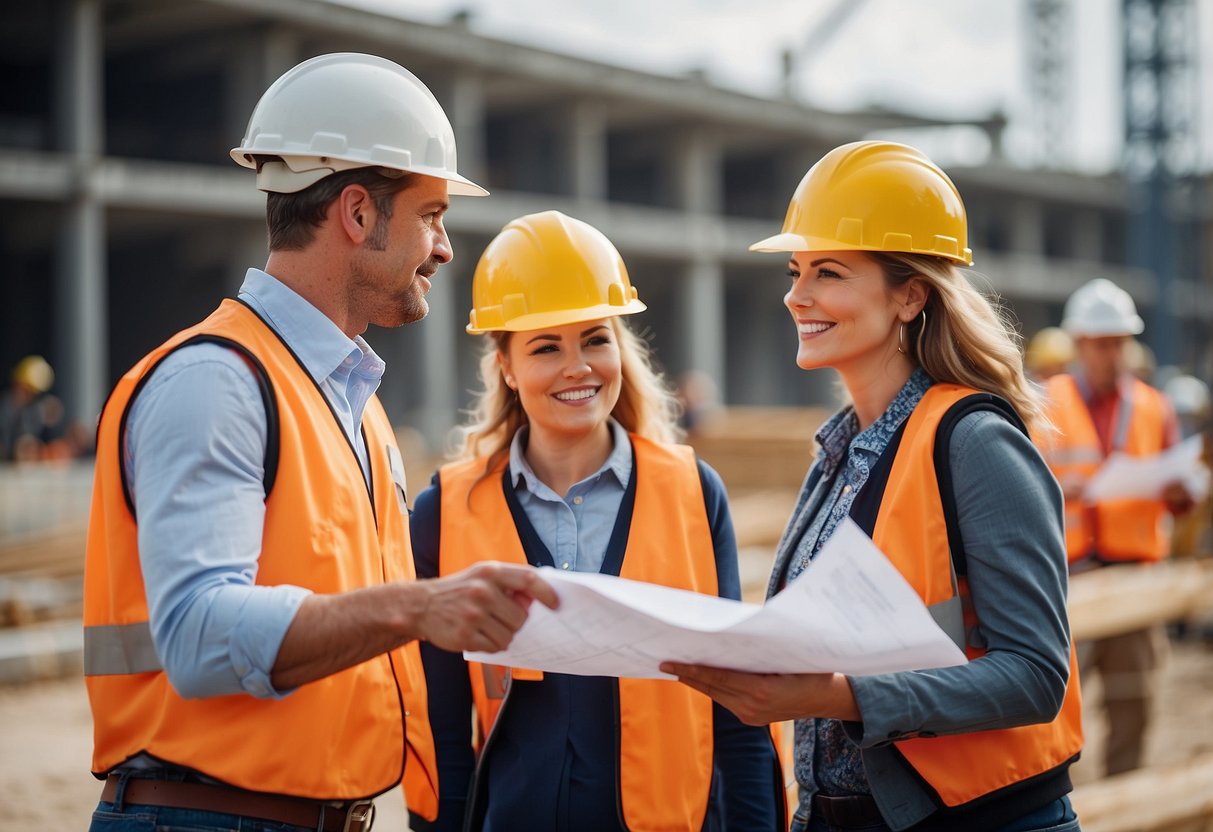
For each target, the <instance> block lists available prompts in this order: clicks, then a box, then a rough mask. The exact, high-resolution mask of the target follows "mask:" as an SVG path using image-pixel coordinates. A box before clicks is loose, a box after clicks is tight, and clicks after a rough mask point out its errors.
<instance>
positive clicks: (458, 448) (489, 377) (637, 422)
mask: <svg viewBox="0 0 1213 832" xmlns="http://www.w3.org/2000/svg"><path fill="white" fill-rule="evenodd" d="M607 320H608V322H609V324H610V327H611V329H612V330H613V331H614V333H615V339H616V342H617V343H618V345H619V361H620V375H621V386H620V390H619V400H618V401H617V402H616V403H615V407H614V409H613V410H612V411H611V415H612V416H613V417H615V420H616V421H617V422H619V424H620V425H622V426H623V427H624V429H625V430H627V431H628V432H629V433H635V434H637V435H639V436H642V437H644V438H645V439H651V440H653V441H654V442H677V441H678V440H679V439H681V438H682V431H681V430H680V428H679V427H678V414H679V412H680V407H679V404H678V400H677V399H676V398H675V396H674V394H673V392H672V391H671V390H670V388H669V385H668V384H667V383H666V380H665V378H664V377H663V376H662V375H661V373H659V372H658V371H657V370H656V369H655V368H654V367H653V361H652V356H651V355H650V352H649V345H648V343H647V342H646V341H645V340H644V339H643V338H641V337H640V336H639V335H637V334H636V333H635V332H633V331H632V329H631V327H630V326H628V324H627V322H626V321H625V320H624V319H623V318H621V317H618V316H615V317H611V318H608V319H607ZM512 334H513V333H510V332H490V333H488V335H487V336H486V337H485V350H484V354H483V355H481V357H480V382H481V385H482V389H481V390H480V391H479V392H478V393H477V394H476V399H475V401H474V402H473V403H472V406H471V408H469V411H468V413H469V417H470V418H469V420H468V422H467V423H466V424H465V425H463V426H462V427H461V428H459V431H458V435H457V439H456V443H455V449H454V454H453V455H454V457H455V458H456V459H472V458H475V457H480V456H484V457H487V461H486V464H485V468H484V474H485V475H487V474H488V473H489V472H490V471H492V470H493V469H494V468H495V467H496V466H497V464H498V463H499V462H501V460H502V459H503V458H504V457H505V456H507V455H508V454H509V451H510V442H512V441H513V439H514V434H515V433H517V432H518V429H519V428H521V427H522V426H523V425H526V424H527V415H526V411H525V410H524V409H523V407H522V403H521V402H520V401H519V399H518V395H517V394H516V393H515V392H514V391H513V390H511V389H510V388H509V386H508V385H507V384H506V383H505V376H504V374H503V373H502V369H501V360H500V356H502V355H505V354H506V352H507V351H508V350H509V347H510V337H511V335H512ZM482 478H483V477H482ZM477 482H479V480H478V481H477ZM473 487H475V486H473Z"/></svg>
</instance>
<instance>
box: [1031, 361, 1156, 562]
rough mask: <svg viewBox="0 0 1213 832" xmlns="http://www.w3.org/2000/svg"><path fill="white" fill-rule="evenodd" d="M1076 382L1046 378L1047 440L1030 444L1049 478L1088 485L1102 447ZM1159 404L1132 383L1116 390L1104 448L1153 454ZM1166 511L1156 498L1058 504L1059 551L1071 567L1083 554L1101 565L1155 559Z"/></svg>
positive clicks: (1100, 458)
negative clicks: (1051, 428)
mask: <svg viewBox="0 0 1213 832" xmlns="http://www.w3.org/2000/svg"><path fill="white" fill-rule="evenodd" d="M1083 387H1084V385H1083V382H1082V381H1081V380H1080V379H1078V378H1076V377H1073V376H1068V375H1065V374H1062V375H1058V376H1054V377H1053V378H1051V379H1049V382H1048V385H1047V388H1046V389H1047V393H1048V397H1049V418H1050V420H1051V421H1052V422H1053V424H1054V425H1055V426H1056V427H1057V433H1056V434H1055V435H1052V436H1043V437H1038V438H1037V444H1039V445H1040V446H1041V451H1042V452H1043V453H1044V456H1045V460H1046V461H1047V462H1048V463H1049V467H1050V469H1052V471H1053V474H1054V476H1056V477H1057V478H1058V479H1059V480H1062V481H1065V480H1066V479H1067V478H1071V477H1080V478H1083V479H1089V478H1090V477H1091V476H1093V475H1094V474H1095V472H1096V471H1098V470H1099V468H1100V466H1101V465H1102V464H1103V461H1104V453H1103V448H1102V447H1101V445H1100V441H1099V435H1098V433H1097V432H1096V430H1095V424H1094V423H1093V422H1092V421H1091V412H1090V410H1089V409H1088V407H1087V403H1086V400H1087V398H1089V394H1087V395H1084V393H1083ZM1165 431H1166V402H1165V399H1164V398H1163V396H1162V394H1161V393H1159V392H1158V391H1156V390H1154V389H1153V388H1151V387H1150V386H1149V385H1147V384H1144V383H1143V382H1140V381H1138V380H1137V379H1135V378H1132V377H1126V378H1125V379H1124V380H1123V381H1122V382H1121V384H1120V397H1119V405H1118V407H1117V412H1116V415H1115V418H1114V426H1113V435H1112V443H1111V449H1112V450H1113V451H1117V452H1120V453H1125V454H1128V455H1130V456H1153V455H1155V454H1157V453H1160V452H1161V451H1162V450H1164V448H1163V439H1164V435H1165ZM1165 517H1166V509H1165V506H1164V505H1163V503H1162V501H1161V500H1106V501H1100V502H1098V503H1090V502H1087V501H1084V500H1067V501H1066V553H1067V554H1068V555H1069V558H1070V560H1071V562H1073V561H1076V560H1079V559H1080V558H1083V557H1086V556H1088V555H1092V554H1094V555H1098V556H1099V557H1100V559H1102V560H1125V561H1155V560H1159V559H1161V558H1163V557H1165V556H1166V554H1167V549H1168V541H1167V534H1166V526H1165Z"/></svg>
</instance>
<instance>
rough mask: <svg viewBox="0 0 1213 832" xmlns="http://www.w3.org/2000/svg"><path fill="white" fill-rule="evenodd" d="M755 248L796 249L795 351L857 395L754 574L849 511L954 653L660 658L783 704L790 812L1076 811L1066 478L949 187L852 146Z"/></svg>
mask: <svg viewBox="0 0 1213 832" xmlns="http://www.w3.org/2000/svg"><path fill="white" fill-rule="evenodd" d="M751 248H752V249H754V250H758V251H785V252H791V259H790V262H789V271H788V274H789V277H790V281H791V282H790V287H789V289H788V292H787V295H786V296H785V298H784V302H785V305H786V306H787V308H788V311H789V312H791V315H792V318H793V320H794V321H795V325H796V334H797V345H798V346H797V353H796V363H797V364H798V365H799V366H800V367H801V368H803V369H805V370H815V369H819V368H831V369H834V370H836V371H837V372H838V374H839V375H840V376H841V379H842V381H843V384H844V386H845V388H846V392H847V393H848V394H849V397H850V402H849V404H847V405H846V406H845V407H843V408H842V410H840V411H839V412H838V413H836V414H835V415H834V416H833V417H832V418H830V419H829V420H828V421H827V422H826V423H825V425H824V426H823V427H822V428H821V430H820V431H818V433H817V441H818V444H819V446H820V451H819V453H818V456H817V460H816V462H815V463H814V464H813V466H812V468H811V469H810V471H809V475H808V477H807V479H806V480H805V483H804V486H803V487H802V489H801V493H800V497H799V499H798V502H797V505H796V508H795V511H794V513H793V516H792V519H791V521H790V523H789V526H788V529H787V531H786V532H785V534H784V537H783V540H782V541H781V542H780V545H779V548H778V550H777V554H776V561H775V569H774V572H773V574H772V577H771V581H770V585H769V590H768V591H769V592H770V593H771V594H774V593H776V592H778V591H780V590H781V589H782V588H783V587H784V586H786V585H787V583H788V582H790V581H793V580H796V579H798V578H799V577H800V575H801V573H803V572H804V571H805V569H806V567H808V566H809V564H810V563H811V562H812V560H813V558H814V557H815V556H816V555H817V553H818V552H819V551H820V550H821V547H822V545H823V544H824V543H825V541H827V540H828V539H829V538H830V536H831V535H832V534H833V532H834V531H835V530H836V529H837V528H838V526H839V524H840V523H842V522H844V521H845V520H846V519H847V518H848V517H849V518H850V519H851V520H852V521H854V522H855V523H857V524H858V525H859V526H860V528H862V529H864V530H865V531H866V532H867V533H868V534H870V535H871V536H872V538H873V540H874V541H875V543H876V545H877V546H878V547H879V548H880V549H881V550H882V551H883V552H884V553H885V554H886V555H887V556H888V558H889V560H890V561H891V562H892V563H893V565H894V566H895V567H897V569H898V570H899V571H900V572H901V573H902V575H903V576H904V577H905V578H906V580H907V581H908V582H909V583H910V585H911V586H912V587H914V589H915V590H916V591H917V592H918V594H919V595H920V597H921V598H922V600H923V602H924V603H925V604H926V605H927V606H928V608H929V609H930V610H931V612H932V614H933V615H934V617H935V618H936V620H937V621H938V622H939V623H940V626H941V627H942V628H943V629H944V631H945V632H947V633H948V634H949V635H951V636H952V638H953V639H954V640H955V641H956V643H957V644H958V646H960V647H961V648H962V649H964V650H965V652H966V654H967V656H968V658H969V662H968V663H967V664H964V665H962V666H958V667H950V668H944V669H936V670H924V671H911V672H903V673H889V674H881V675H874V676H865V677H847V676H843V675H841V674H831V673H814V674H803V675H795V674H788V675H757V674H748V673H739V672H734V671H729V670H724V669H718V668H705V667H690V666H685V665H665V666H664V668H665V669H667V670H669V671H671V672H675V673H677V674H678V675H679V677H680V678H681V679H682V680H683V681H684V682H686V683H687V684H688V685H689V686H690V687H692V688H694V689H697V690H700V691H702V692H704V693H707V694H709V695H710V696H712V697H713V698H714V699H715V700H716V701H718V702H720V703H722V704H724V705H725V706H727V707H728V708H729V709H730V710H732V711H733V712H734V713H736V714H737V715H738V716H740V717H741V718H742V720H743V721H745V722H747V723H750V724H764V723H768V722H775V721H780V720H786V719H794V720H796V739H795V748H796V752H795V760H796V779H797V781H798V783H799V786H800V797H799V809H798V811H797V812H796V815H795V817H794V819H793V821H792V829H793V830H797V832H799V831H800V830H813V832H827V830H841V829H866V830H890V829H892V830H906V829H913V830H982V832H1027V830H1045V829H1047V830H1075V829H1078V821H1077V819H1076V818H1075V816H1074V812H1073V810H1072V808H1071V807H1070V804H1069V799H1068V798H1067V797H1066V794H1067V793H1068V792H1069V791H1070V788H1071V785H1070V778H1069V774H1068V768H1069V766H1070V764H1071V763H1072V762H1073V761H1074V760H1075V759H1076V758H1077V756H1078V753H1079V751H1080V749H1081V747H1082V729H1081V722H1080V715H1081V714H1080V712H1081V708H1080V703H1079V696H1078V685H1077V674H1076V673H1075V672H1074V663H1073V651H1072V649H1071V645H1070V638H1069V628H1068V623H1067V619H1066V607H1065V595H1066V557H1065V546H1064V542H1063V537H1062V501H1061V493H1060V491H1059V489H1058V487H1057V483H1056V482H1055V481H1054V479H1053V477H1052V476H1051V475H1050V473H1049V470H1048V468H1047V467H1046V466H1045V464H1044V461H1043V460H1042V459H1041V457H1040V454H1039V453H1038V452H1037V451H1036V449H1035V448H1034V447H1033V445H1032V442H1031V440H1030V439H1029V438H1028V436H1027V430H1026V426H1025V424H1024V423H1025V422H1027V423H1032V422H1035V421H1038V420H1039V419H1040V414H1041V403H1040V401H1039V399H1038V396H1037V393H1036V392H1035V389H1034V388H1033V387H1032V385H1030V384H1029V383H1028V382H1027V381H1026V380H1025V378H1024V375H1023V364H1022V360H1021V355H1020V352H1019V349H1018V344H1017V343H1016V338H1015V335H1014V334H1013V330H1011V328H1010V327H1009V326H1008V325H1007V324H1006V323H1005V322H1004V320H1003V319H1002V318H1001V317H1000V316H999V314H998V312H997V311H996V309H995V308H994V307H993V306H992V305H991V303H990V302H989V301H988V300H987V299H986V298H985V297H984V296H983V295H981V294H979V293H978V292H977V291H975V290H974V289H973V288H972V287H971V286H970V285H969V283H968V280H967V278H966V276H965V274H964V273H963V272H962V271H961V270H960V269H959V268H958V264H965V265H968V264H971V263H972V254H971V251H970V250H969V248H968V247H967V228H966V219H965V210H964V204H963V202H962V201H961V198H960V195H959V193H958V192H957V191H956V188H955V186H954V185H953V184H952V182H951V180H950V179H948V177H947V176H946V175H945V174H944V172H943V171H942V170H940V169H939V168H938V167H937V166H936V165H935V164H934V163H932V162H931V161H930V160H929V159H927V158H926V156H924V155H923V154H922V153H920V152H919V151H917V150H915V149H913V148H910V147H907V146H905V145H900V144H894V143H891V142H873V141H868V142H856V143H853V144H848V145H843V146H842V147H839V148H836V149H834V150H833V151H831V152H830V153H828V154H827V155H826V156H825V157H824V158H822V159H821V161H819V162H818V163H817V164H816V165H814V166H813V167H812V169H810V170H809V172H808V174H807V175H806V176H805V177H804V179H803V180H802V181H801V183H800V186H799V188H798V189H797V190H796V193H795V195H794V196H793V197H792V201H791V205H790V207H789V208H788V213H787V218H786V220H785V221H784V226H783V231H782V233H781V234H778V235H776V236H774V237H771V238H769V239H766V240H763V241H762V242H759V243H756V244H755V245H754V246H752V247H751ZM805 580H813V578H812V576H811V575H810V576H808V577H807V578H805Z"/></svg>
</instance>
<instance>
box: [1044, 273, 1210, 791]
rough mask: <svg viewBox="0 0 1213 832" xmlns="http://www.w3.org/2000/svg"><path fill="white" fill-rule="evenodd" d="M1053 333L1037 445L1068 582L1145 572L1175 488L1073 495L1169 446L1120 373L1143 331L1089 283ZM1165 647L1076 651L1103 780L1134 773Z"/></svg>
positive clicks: (1173, 506)
mask: <svg viewBox="0 0 1213 832" xmlns="http://www.w3.org/2000/svg"><path fill="white" fill-rule="evenodd" d="M1062 327H1063V328H1064V329H1065V330H1066V331H1067V332H1068V333H1070V335H1071V337H1073V338H1074V343H1075V348H1076V351H1077V364H1076V368H1075V372H1074V374H1073V375H1068V374H1062V375H1058V376H1054V377H1053V378H1052V379H1050V380H1049V383H1048V386H1047V388H1046V393H1047V395H1048V399H1049V417H1050V420H1051V421H1052V423H1053V426H1054V427H1055V428H1056V431H1055V432H1053V433H1049V432H1047V431H1046V432H1041V433H1040V434H1039V436H1038V441H1039V443H1040V445H1041V448H1042V450H1043V451H1044V454H1045V458H1046V459H1047V460H1048V462H1049V466H1050V467H1051V468H1052V470H1053V472H1054V474H1055V475H1056V476H1057V480H1058V482H1060V483H1061V487H1062V491H1063V493H1064V494H1065V499H1066V550H1067V553H1068V555H1069V559H1070V569H1071V571H1073V572H1080V571H1085V570H1088V569H1092V568H1095V567H1099V566H1104V565H1108V564H1118V563H1149V562H1153V561H1157V560H1161V559H1162V558H1164V557H1166V556H1167V554H1168V550H1169V545H1170V544H1169V536H1168V528H1167V524H1166V522H1165V519H1166V515H1167V512H1168V511H1170V512H1172V513H1178V512H1183V511H1186V510H1187V509H1188V508H1190V507H1191V502H1192V501H1191V498H1190V496H1189V494H1188V493H1187V491H1186V489H1185V488H1184V486H1183V484H1182V482H1178V481H1177V482H1175V483H1172V484H1171V485H1169V486H1168V487H1167V488H1166V489H1165V490H1164V491H1163V492H1162V493H1160V494H1158V495H1156V497H1154V498H1153V499H1148V500H1113V501H1101V502H1091V501H1088V500H1086V499H1084V497H1083V492H1084V490H1085V489H1086V485H1087V482H1088V480H1089V479H1090V478H1091V476H1092V475H1093V474H1094V473H1095V472H1096V471H1098V470H1099V468H1100V466H1101V465H1102V464H1103V461H1104V460H1105V459H1106V458H1107V457H1108V455H1109V454H1111V453H1113V452H1120V453H1125V454H1129V455H1131V456H1153V455H1155V454H1157V453H1159V452H1160V451H1163V450H1165V449H1166V448H1168V447H1170V446H1171V445H1173V444H1175V443H1176V442H1177V441H1179V427H1178V423H1177V421H1176V418H1175V413H1174V410H1173V409H1172V408H1171V405H1170V404H1169V403H1168V402H1167V399H1166V397H1165V396H1164V395H1163V394H1162V393H1160V392H1158V391H1157V390H1155V389H1154V388H1152V387H1150V386H1149V385H1148V384H1146V383H1144V382H1143V381H1141V380H1140V379H1138V378H1136V377H1135V376H1134V375H1133V374H1132V373H1131V372H1130V368H1129V366H1128V360H1129V356H1128V348H1129V345H1130V343H1131V342H1132V339H1133V336H1135V335H1139V334H1140V333H1141V332H1142V330H1143V329H1144V328H1145V326H1144V323H1143V322H1142V319H1141V318H1140V317H1139V316H1138V314H1137V309H1136V306H1135V305H1134V303H1133V299H1132V298H1131V297H1130V296H1129V293H1128V292H1126V291H1124V290H1123V289H1121V288H1120V287H1119V286H1117V285H1115V284H1114V283H1112V282H1111V281H1109V280H1104V279H1102V278H1100V279H1096V280H1092V281H1091V282H1090V283H1087V284H1086V285H1084V286H1081V287H1080V288H1079V289H1077V290H1076V291H1075V292H1074V294H1073V295H1071V296H1070V298H1069V300H1067V301H1066V305H1065V311H1064V316H1063V320H1062ZM1164 646H1165V642H1164V637H1163V631H1162V628H1161V627H1151V628H1149V629H1145V630H1140V631H1138V632H1134V633H1127V634H1125V635H1119V636H1112V637H1109V638H1106V639H1100V640H1098V641H1094V642H1091V643H1084V644H1082V645H1080V649H1079V657H1080V660H1081V661H1080V664H1081V667H1082V671H1083V673H1084V675H1085V674H1089V673H1091V672H1094V671H1098V672H1099V674H1100V678H1101V681H1102V683H1103V684H1102V687H1103V703H1104V708H1105V710H1106V712H1107V717H1108V741H1107V745H1106V749H1107V750H1106V756H1105V764H1106V773H1107V774H1116V773H1119V772H1122V771H1128V770H1130V769H1133V768H1137V767H1138V766H1139V765H1140V763H1141V756H1142V750H1143V746H1144V740H1145V732H1146V726H1147V722H1148V718H1149V712H1150V706H1151V701H1152V699H1153V696H1154V690H1153V688H1154V685H1155V677H1156V672H1155V671H1156V670H1157V667H1158V663H1159V661H1160V660H1161V656H1162V653H1161V651H1162V650H1163V648H1164Z"/></svg>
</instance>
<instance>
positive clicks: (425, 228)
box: [349, 176, 452, 327]
mask: <svg viewBox="0 0 1213 832" xmlns="http://www.w3.org/2000/svg"><path fill="white" fill-rule="evenodd" d="M414 179H415V180H416V181H415V182H413V183H411V184H410V185H409V187H407V188H405V189H404V190H403V191H401V192H400V193H398V194H396V195H395V197H394V198H393V201H392V211H391V214H390V215H387V214H385V213H383V212H377V213H376V214H375V220H374V225H373V226H372V227H371V231H370V233H369V234H368V236H367V238H366V240H365V241H364V243H363V245H362V248H361V250H360V251H359V252H358V254H357V256H356V257H355V258H354V260H353V261H352V263H351V264H350V284H349V296H350V308H351V309H354V310H360V311H361V313H362V315H365V319H366V320H367V321H369V322H370V323H373V324H378V325H379V326H385V327H395V326H401V325H403V324H407V323H412V322H413V321H417V320H420V319H422V318H424V317H425V316H426V314H427V313H428V312H429V304H427V303H426V300H425V296H426V293H428V292H429V290H430V278H431V277H432V276H433V275H434V272H436V271H437V270H438V267H439V266H440V265H441V264H443V263H449V262H450V260H451V257H452V252H451V243H450V240H449V239H447V235H446V229H445V228H444V227H443V225H442V220H443V216H444V214H445V213H446V209H447V205H448V200H447V184H446V182H445V180H442V179H436V178H434V177H432V176H416V177H414Z"/></svg>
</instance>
